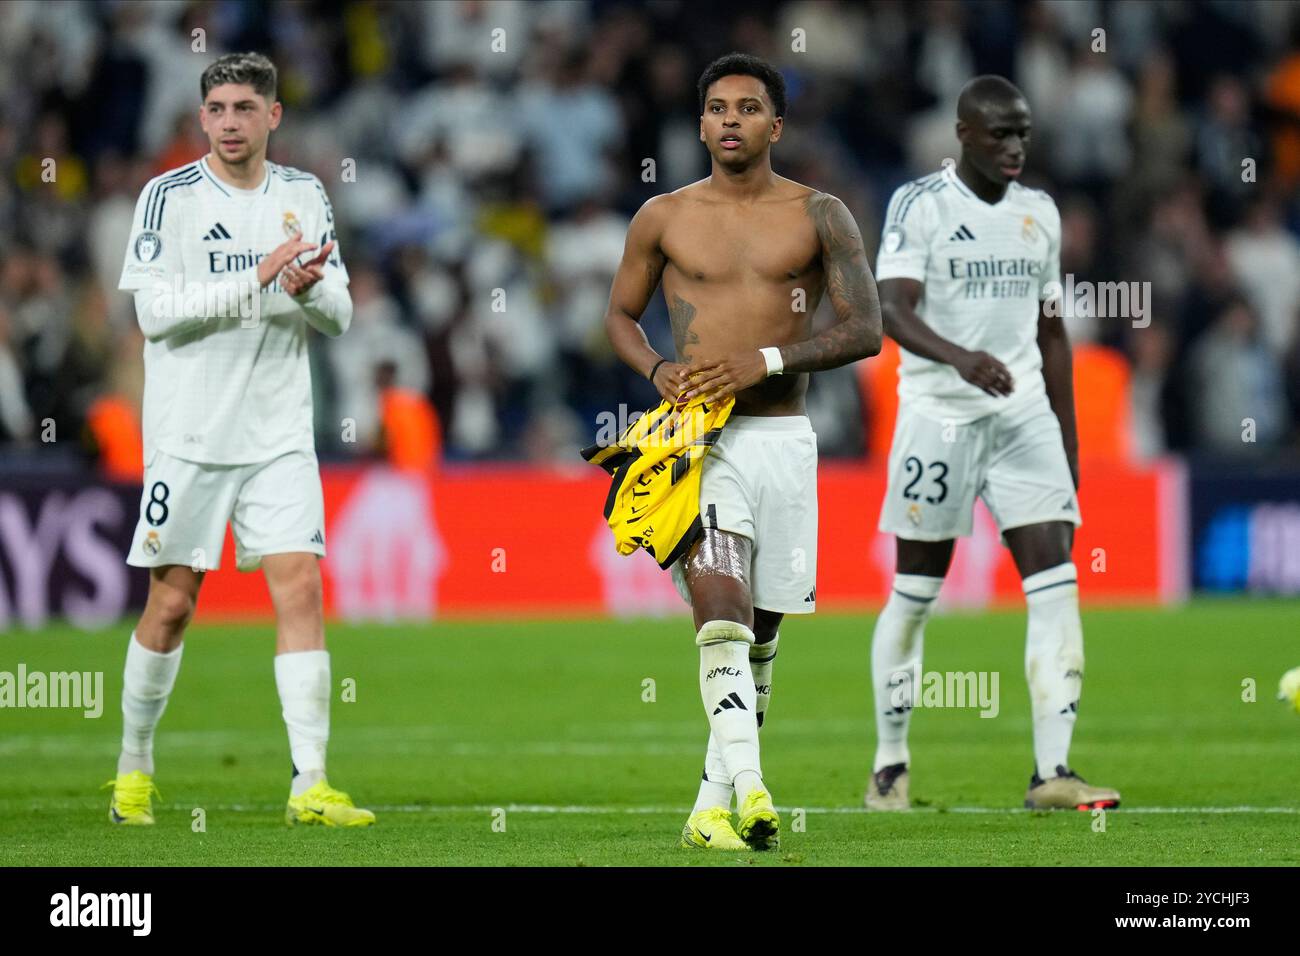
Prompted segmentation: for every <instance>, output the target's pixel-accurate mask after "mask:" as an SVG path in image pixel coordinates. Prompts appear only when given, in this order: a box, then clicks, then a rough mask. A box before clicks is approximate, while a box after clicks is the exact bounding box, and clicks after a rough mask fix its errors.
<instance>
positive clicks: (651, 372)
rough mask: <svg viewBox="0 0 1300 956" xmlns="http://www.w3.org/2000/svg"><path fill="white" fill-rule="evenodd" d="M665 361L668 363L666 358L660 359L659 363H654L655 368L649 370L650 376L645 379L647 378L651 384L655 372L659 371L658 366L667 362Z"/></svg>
mask: <svg viewBox="0 0 1300 956" xmlns="http://www.w3.org/2000/svg"><path fill="white" fill-rule="evenodd" d="M667 361H668V360H667V359H666V358H662V359H660V360H659V361H657V362H655V367H654V368H652V369H651V370H650V374H649V375H647V376H646V378H648V379H649V380H650V382H651V384H653V383H654V380H655V372H657V371H659V366H660V365H663V364H664V362H667Z"/></svg>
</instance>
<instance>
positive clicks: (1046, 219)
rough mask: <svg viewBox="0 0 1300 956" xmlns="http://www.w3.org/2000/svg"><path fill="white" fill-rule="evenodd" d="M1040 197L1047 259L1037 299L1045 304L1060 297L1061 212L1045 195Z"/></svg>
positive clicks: (1044, 263)
mask: <svg viewBox="0 0 1300 956" xmlns="http://www.w3.org/2000/svg"><path fill="white" fill-rule="evenodd" d="M1042 196H1043V197H1044V198H1045V199H1046V200H1047V202H1046V203H1045V204H1043V206H1042V212H1043V229H1044V230H1045V231H1046V232H1047V258H1046V260H1044V262H1043V274H1042V284H1041V285H1040V286H1039V289H1038V299H1039V301H1040V302H1046V301H1048V300H1049V299H1059V298H1060V297H1061V211H1060V210H1059V209H1057V208H1056V203H1055V202H1053V201H1052V199H1051V197H1049V196H1047V194H1046V193H1043V194H1042Z"/></svg>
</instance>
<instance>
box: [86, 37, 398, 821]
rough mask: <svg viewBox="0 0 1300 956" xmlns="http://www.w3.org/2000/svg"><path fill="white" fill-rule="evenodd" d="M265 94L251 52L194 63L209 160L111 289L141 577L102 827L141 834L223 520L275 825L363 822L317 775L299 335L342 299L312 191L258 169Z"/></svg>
mask: <svg viewBox="0 0 1300 956" xmlns="http://www.w3.org/2000/svg"><path fill="white" fill-rule="evenodd" d="M276 82H277V76H276V69H275V66H274V65H273V64H272V63H271V61H270V60H268V59H267V58H266V57H264V56H261V55H260V54H256V53H250V54H231V55H228V56H223V57H221V58H220V59H218V60H216V61H215V62H214V63H212V64H211V65H210V66H209V67H208V68H207V69H206V70H205V71H204V73H203V77H202V80H201V84H200V87H201V89H200V92H201V96H202V101H201V106H200V122H201V124H202V126H203V129H204V132H205V133H207V135H208V139H209V142H210V145H211V152H209V153H208V154H207V155H206V156H204V157H203V158H201V159H199V160H197V161H195V162H192V163H189V164H187V165H185V166H181V167H179V168H178V169H174V170H171V171H169V172H167V173H164V174H162V175H161V176H157V177H155V178H154V179H152V180H150V182H149V183H148V184H147V185H146V186H145V188H144V190H143V191H142V192H141V194H140V198H139V201H138V202H137V203H136V209H135V217H134V219H133V221H132V230H131V237H130V241H129V242H128V244H127V249H126V256H125V262H124V264H123V267H122V276H121V279H120V281H119V283H118V288H119V289H122V290H124V291H128V292H131V293H132V294H133V295H134V297H135V306H136V315H137V318H138V321H139V324H140V328H141V330H142V331H143V332H144V336H145V346H144V360H145V390H144V415H143V417H144V422H143V426H144V427H143V431H144V456H145V477H144V490H143V495H142V498H141V502H140V519H139V524H138V525H137V527H136V532H135V536H134V539H133V541H132V543H131V551H130V554H129V555H128V557H127V561H128V563H130V564H132V565H135V566H137V567H145V568H149V569H150V585H149V599H148V602H147V604H146V606H145V611H144V613H143V614H142V616H141V618H140V622H139V624H138V625H137V627H136V630H135V633H133V634H132V636H131V640H130V643H129V646H128V650H127V660H126V671H125V679H124V686H123V694H122V712H123V737H122V751H121V755H120V757H119V760H118V768H117V776H116V778H115V780H113V781H111V783H112V784H113V787H114V791H113V798H112V801H111V803H110V810H109V816H110V819H111V820H112V821H113V822H114V823H120V824H128V825H141V824H150V823H152V822H153V819H154V818H153V808H152V803H151V799H150V798H151V794H153V793H154V792H156V791H155V789H154V784H153V772H154V767H153V734H154V729H155V727H156V726H157V723H158V720H159V719H160V718H161V716H162V712H163V709H164V707H165V706H166V702H167V698H168V696H169V694H170V693H171V689H172V686H173V684H174V682H175V678H176V673H177V670H178V669H179V666H180V657H181V651H182V640H183V636H184V630H185V627H186V625H187V624H188V623H189V620H190V619H191V617H192V615H193V613H194V609H195V606H196V603H197V599H198V594H199V590H200V587H201V585H202V582H203V576H204V575H205V574H206V573H207V572H208V571H214V570H217V568H218V567H219V566H220V562H221V551H222V544H223V542H224V539H225V533H226V525H227V523H229V524H230V525H231V526H232V530H233V533H234V539H235V551H236V564H237V565H238V568H239V570H241V571H250V570H253V569H256V568H261V569H262V571H263V573H264V575H265V576H266V580H267V585H268V589H269V590H270V592H271V598H272V602H273V603H274V605H275V611H276V623H277V646H276V658H275V675H276V685H277V688H278V691H279V694H280V698H281V703H282V705H283V711H284V719H285V723H286V725H287V728H288V733H289V744H290V754H291V759H292V768H293V776H292V782H291V785H290V799H289V803H288V807H287V809H286V821H287V822H289V823H290V824H295V823H309V824H324V825H327V826H365V825H368V824H370V823H373V822H374V819H375V818H374V814H372V813H371V812H370V811H369V810H362V809H358V808H356V807H355V806H353V804H352V801H351V800H350V798H349V797H348V796H347V794H345V793H342V792H341V791H338V790H335V789H334V788H333V787H331V786H330V785H329V784H328V782H327V781H326V778H325V748H326V742H327V740H328V736H329V691H330V676H329V654H328V652H327V651H326V650H325V635H324V626H323V611H322V599H321V579H320V569H319V567H318V562H319V559H320V558H321V557H323V556H324V554H325V515H324V504H323V498H322V493H321V481H320V469H319V466H318V464H317V461H316V453H315V441H314V437H313V417H312V394H311V372H310V368H309V366H308V359H307V336H308V331H307V328H308V326H309V325H310V326H311V327H313V328H315V329H316V330H318V331H319V332H322V333H324V334H325V335H329V336H338V335H342V334H343V333H344V332H345V331H347V328H348V325H349V324H350V322H351V319H352V301H351V297H350V296H349V293H348V273H347V269H346V268H345V267H344V265H343V261H342V258H341V256H340V254H339V250H338V240H337V237H336V235H335V227H334V214H333V210H332V209H331V207H330V202H329V198H328V196H326V194H325V189H324V187H323V186H322V184H321V182H320V180H319V179H317V178H316V177H315V176H313V175H311V174H310V173H304V172H300V171H299V170H296V169H293V168H291V167H287V166H281V165H278V164H276V163H272V162H270V161H268V160H267V159H266V147H267V141H268V139H269V137H270V132H271V131H272V130H274V129H275V128H276V127H277V126H278V125H279V122H280V117H281V115H282V110H281V106H280V104H279V103H278V102H276V97H275V94H276Z"/></svg>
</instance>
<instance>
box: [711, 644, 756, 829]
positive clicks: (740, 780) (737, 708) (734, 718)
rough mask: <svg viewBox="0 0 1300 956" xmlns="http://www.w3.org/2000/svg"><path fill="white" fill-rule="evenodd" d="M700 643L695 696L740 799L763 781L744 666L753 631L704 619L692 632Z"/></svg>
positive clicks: (752, 696)
mask: <svg viewBox="0 0 1300 956" xmlns="http://www.w3.org/2000/svg"><path fill="white" fill-rule="evenodd" d="M695 643H696V644H698V645H699V646H700V698H701V700H703V701H704V712H705V713H706V714H708V716H709V727H710V728H711V729H712V731H713V737H714V739H715V740H716V741H717V745H718V752H719V753H720V754H721V755H722V761H723V763H724V764H725V765H726V768H727V776H728V777H729V778H730V779H731V782H732V785H733V786H734V787H735V788H736V797H737V799H739V800H740V802H741V803H742V804H743V803H744V801H745V798H746V797H747V796H749V793H750V791H751V790H756V789H760V788H761V787H762V784H763V780H762V770H761V769H760V766H759V760H758V719H757V717H756V716H755V712H756V710H757V706H758V702H757V694H756V693H755V691H754V675H753V673H752V672H751V671H750V668H749V648H750V647H751V646H752V645H753V643H754V632H753V631H751V630H750V629H749V628H747V627H745V625H743V624H737V623H736V622H734V621H708V622H707V623H705V624H704V626H703V627H701V628H700V631H699V633H698V634H697V635H696V636H695Z"/></svg>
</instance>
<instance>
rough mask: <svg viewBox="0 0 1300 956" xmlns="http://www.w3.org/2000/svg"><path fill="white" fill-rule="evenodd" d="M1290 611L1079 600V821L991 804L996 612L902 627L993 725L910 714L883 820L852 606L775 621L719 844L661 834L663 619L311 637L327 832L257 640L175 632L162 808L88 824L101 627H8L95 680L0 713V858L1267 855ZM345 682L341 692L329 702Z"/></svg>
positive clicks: (699, 728)
mask: <svg viewBox="0 0 1300 956" xmlns="http://www.w3.org/2000/svg"><path fill="white" fill-rule="evenodd" d="M1297 611H1298V608H1297V605H1296V604H1295V603H1290V604H1288V603H1283V602H1244V601H1222V602H1220V601H1199V602H1196V603H1193V604H1191V605H1189V606H1188V607H1186V608H1183V609H1180V610H1175V611H1160V610H1105V611H1092V612H1089V613H1086V614H1085V618H1084V629H1085V635H1086V641H1087V660H1088V664H1087V681H1086V684H1085V689H1084V697H1083V702H1082V707H1081V711H1080V717H1079V724H1078V726H1077V729H1076V732H1075V738H1074V748H1073V751H1072V762H1073V763H1074V765H1075V767H1076V769H1078V770H1079V772H1081V773H1082V774H1083V775H1084V776H1085V777H1088V778H1089V779H1092V780H1094V781H1095V782H1097V783H1102V784H1106V785H1111V786H1115V787H1118V788H1119V789H1120V790H1121V791H1122V792H1123V796H1124V807H1123V808H1122V809H1120V810H1118V811H1113V812H1111V813H1109V814H1107V815H1106V816H1105V820H1104V823H1105V827H1104V831H1099V829H1098V824H1099V823H1100V822H1102V821H1099V820H1094V819H1093V817H1092V815H1090V814H1087V813H1078V812H1072V811H1071V812H1056V813H1027V812H1025V811H1023V810H1019V809H1018V808H1019V807H1020V806H1021V802H1022V799H1023V795H1024V790H1025V785H1026V782H1027V779H1028V776H1029V773H1030V770H1031V756H1030V729H1029V714H1028V700H1027V697H1026V692H1025V685H1024V676H1023V654H1024V615H1023V613H1018V612H1013V611H1008V612H999V613H991V614H978V615H971V614H944V615H940V616H938V617H936V618H935V619H934V620H932V621H931V623H930V626H929V629H928V632H927V635H926V658H925V669H926V670H927V671H930V670H936V671H969V670H987V671H994V670H996V671H998V672H1000V675H1001V712H1000V714H999V715H998V716H997V717H996V718H994V719H981V718H980V717H979V716H978V715H977V712H976V711H975V710H924V709H923V710H919V711H917V713H916V715H915V717H914V720H913V724H912V755H913V765H912V796H913V798H914V800H916V801H918V802H919V803H921V804H922V805H921V807H920V808H919V809H918V810H917V811H914V812H912V813H910V814H906V815H899V814H889V815H881V814H871V815H868V814H866V813H864V812H860V807H861V799H862V791H863V785H864V782H865V780H866V776H867V770H868V763H869V760H870V755H871V751H872V747H873V745H874V739H873V738H874V730H873V728H872V721H871V713H870V700H869V698H870V689H869V684H868V664H869V647H870V636H871V628H872V625H873V623H874V618H873V617H871V616H869V615H831V614H820V615H817V616H815V617H812V618H792V619H789V620H788V621H787V623H786V624H785V626H784V627H783V630H782V635H781V651H780V657H779V658H778V660H777V663H776V670H775V674H774V678H773V698H772V707H771V710H770V712H769V719H768V722H767V725H766V726H765V727H764V729H763V733H762V741H763V764H764V771H765V777H766V779H767V781H768V783H769V785H770V786H771V788H772V792H773V795H774V797H775V799H776V802H777V805H778V807H779V808H781V810H782V822H783V828H784V832H783V834H782V844H781V848H780V849H779V850H778V851H775V852H770V853H766V854H745V855H723V854H708V853H702V852H699V851H694V852H693V851H688V850H682V849H679V848H678V846H677V841H678V837H679V833H680V828H681V825H682V823H683V821H684V819H685V816H686V812H687V809H688V807H689V806H690V804H691V802H692V801H693V799H694V795H695V790H696V787H697V785H698V780H699V775H700V767H701V765H702V760H703V749H704V743H705V740H706V737H707V727H706V724H705V719H704V714H703V710H702V707H701V705H700V700H699V692H698V684H697V680H698V678H697V665H698V655H697V651H696V648H695V645H694V642H693V640H692V634H691V630H690V625H689V622H688V621H687V619H686V618H685V617H680V618H672V619H666V620H660V621H651V620H638V621H630V622H629V621H603V620H583V621H576V622H567V623H565V622H545V623H543V622H511V623H432V624H420V625H391V626H367V627H346V626H333V627H331V628H330V636H329V639H330V647H331V651H332V662H333V679H334V685H335V697H334V703H333V705H332V722H333V726H332V739H331V743H330V779H331V782H332V783H334V784H335V785H336V786H339V787H341V788H343V789H345V790H347V791H349V792H351V793H352V794H353V796H354V797H355V798H357V802H358V803H359V804H360V805H362V806H369V807H372V808H373V809H375V810H376V811H377V813H378V816H379V823H378V825H377V826H376V827H374V828H372V829H369V830H358V831H349V832H339V831H329V830H324V829H318V828H312V829H303V828H299V829H296V830H289V829H287V828H286V827H285V826H284V825H283V822H282V813H283V806H284V799H285V797H286V795H287V792H288V773H289V757H288V745H287V741H286V738H285V731H284V727H283V725H282V723H281V720H280V716H279V706H278V702H277V699H276V694H275V684H274V676H273V671H272V666H271V655H272V653H273V636H272V635H273V630H272V628H271V627H269V626H238V627H236V626H204V625H202V624H201V623H200V624H196V625H195V626H194V627H193V628H192V630H191V632H190V634H189V636H188V637H187V640H186V650H185V658H184V663H183V665H182V667H181V672H180V677H179V680H178V683H177V687H176V691H175V693H174V694H173V696H172V700H171V703H170V705H169V707H168V710H167V713H166V715H165V716H164V718H163V721H162V725H161V727H160V729H159V733H158V738H157V743H156V748H155V757H156V761H157V766H158V772H157V775H156V777H155V779H156V782H157V784H158V786H159V787H160V788H161V790H162V793H163V797H164V799H163V800H161V801H156V802H155V810H156V812H157V814H158V823H157V825H156V826H154V827H152V828H149V829H126V828H116V827H113V826H111V825H110V824H109V822H108V819H107V818H108V813H107V806H108V793H107V791H101V790H99V789H98V787H99V785H100V784H102V783H103V782H104V781H105V780H107V779H108V778H109V777H110V776H111V775H112V771H113V765H114V761H115V757H116V753H117V746H118V739H119V734H120V730H121V717H120V712H119V710H118V707H119V693H120V686H121V671H122V660H123V652H124V648H125V641H126V637H127V635H128V634H129V631H130V627H129V623H128V624H126V625H123V626H122V627H120V628H116V629H113V630H111V631H108V632H104V633H100V634H95V635H86V634H79V633H76V632H73V631H71V630H70V629H63V628H52V629H50V630H48V631H44V632H41V633H37V634H27V635H21V634H20V635H17V636H13V635H11V636H7V637H5V638H4V639H3V642H2V643H0V670H7V671H11V672H12V671H15V670H16V669H17V665H18V663H19V662H22V663H24V664H26V666H27V669H28V671H29V672H30V671H33V670H42V671H47V672H48V671H58V670H83V671H84V670H92V671H93V670H101V671H103V672H104V713H103V716H102V717H100V718H99V719H93V720H92V719H85V718H84V717H82V716H81V713H80V711H72V710H51V709H45V710H34V709H24V710H18V709H4V710H0V864H3V865H10V866H12V865H35V864H43V865H95V866H99V865H176V866H204V865H234V864H241V865H247V864H252V865H257V864H276V865H299V864H301V865H312V866H320V865H330V864H345V865H369V864H376V865H390V864H416V865H426V864H427V865H521V864H522V865H539V864H540V865H593V866H597V865H651V866H658V865H678V866H680V865H691V866H698V865H720V866H754V865H758V866H768V865H819V864H835V865H858V864H868V865H899V864H902V865H946V864H966V865H985V864H991V865H1070V864H1077V865H1094V864H1111V865H1189V866H1207V865H1252V864H1271V865H1277V864H1296V863H1300V847H1297V844H1296V841H1295V838H1294V837H1295V827H1296V825H1297V823H1298V822H1300V818H1297V813H1300V789H1298V787H1297V782H1298V780H1297V775H1296V773H1295V767H1296V755H1297V750H1298V747H1300V716H1297V715H1295V714H1294V713H1291V712H1289V711H1288V710H1287V709H1286V707H1285V706H1284V705H1282V704H1280V703H1278V702H1277V701H1276V700H1274V695H1275V692H1276V687H1277V680H1278V678H1279V677H1280V675H1281V674H1282V673H1283V671H1285V670H1286V669H1287V668H1289V667H1292V666H1295V665H1296V664H1300V646H1298V644H1297V641H1296V623H1297V620H1298V619H1300V615H1298V614H1297ZM200 613H201V612H200ZM348 678H350V679H352V680H353V681H355V701H352V702H343V701H342V700H341V699H340V696H341V693H342V688H343V685H344V681H345V679H348ZM647 678H649V679H652V680H653V681H654V684H653V697H654V699H653V701H647V700H644V699H643V698H644V697H647V696H650V695H649V694H648V693H647V691H646V689H645V688H646V687H647V686H648V685H646V684H645V681H646V679H647ZM1247 678H1253V679H1254V680H1255V682H1256V684H1257V689H1256V696H1257V698H1258V699H1257V701H1256V702H1253V703H1252V702H1246V701H1243V699H1242V697H1243V681H1244V680H1245V679H1247ZM197 808H201V809H202V810H203V811H204V816H205V824H206V827H205V830H204V832H195V830H194V828H193V822H194V820H195V815H194V810H195V809H197ZM794 808H800V809H801V810H802V812H798V811H796V810H795V809H794ZM1207 809H1208V810H1211V811H1213V812H1207ZM502 811H503V812H502ZM800 820H801V821H802V828H801V827H799V826H798V825H797V824H798V823H799V822H800Z"/></svg>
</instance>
